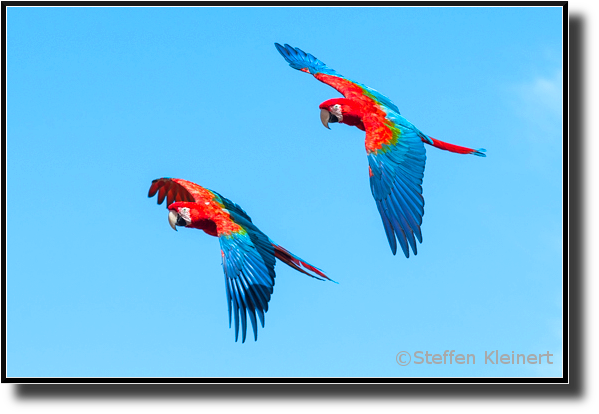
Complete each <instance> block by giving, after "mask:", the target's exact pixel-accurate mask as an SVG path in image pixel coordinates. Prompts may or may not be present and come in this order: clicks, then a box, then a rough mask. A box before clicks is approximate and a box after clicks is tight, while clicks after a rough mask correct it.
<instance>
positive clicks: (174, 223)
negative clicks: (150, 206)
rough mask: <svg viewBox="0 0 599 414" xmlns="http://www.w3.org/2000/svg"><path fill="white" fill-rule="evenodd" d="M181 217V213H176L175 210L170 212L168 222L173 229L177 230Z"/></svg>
mask: <svg viewBox="0 0 599 414" xmlns="http://www.w3.org/2000/svg"><path fill="white" fill-rule="evenodd" d="M178 219H179V214H177V213H175V212H174V211H173V210H170V211H169V212H168V224H170V225H171V227H172V228H173V230H175V231H177V220H178Z"/></svg>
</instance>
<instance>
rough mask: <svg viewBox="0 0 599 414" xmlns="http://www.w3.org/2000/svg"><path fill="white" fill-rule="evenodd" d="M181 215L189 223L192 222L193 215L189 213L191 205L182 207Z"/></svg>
mask: <svg viewBox="0 0 599 414" xmlns="http://www.w3.org/2000/svg"><path fill="white" fill-rule="evenodd" d="M179 215H180V216H181V218H183V220H185V221H186V222H188V223H191V216H190V215H189V207H181V208H180V209H179Z"/></svg>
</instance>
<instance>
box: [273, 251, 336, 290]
mask: <svg viewBox="0 0 599 414" xmlns="http://www.w3.org/2000/svg"><path fill="white" fill-rule="evenodd" d="M272 245H273V247H274V248H275V257H276V258H277V259H279V260H280V261H282V262H283V263H285V264H286V265H288V266H291V267H292V268H294V269H295V270H297V271H298V272H302V273H303V274H305V275H308V276H311V277H313V278H315V279H318V280H330V281H331V282H334V283H337V282H335V281H334V280H333V279H331V278H329V277H328V276H327V275H325V274H324V273H323V272H322V270H320V269H318V268H316V267H314V266H312V265H311V264H310V263H307V262H305V261H303V260H302V259H300V258H299V257H297V256H296V255H294V254H293V253H291V252H290V251H289V250H287V249H285V248H284V247H281V246H279V245H277V244H275V243H273V244H272Z"/></svg>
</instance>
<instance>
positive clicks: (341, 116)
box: [275, 43, 486, 257]
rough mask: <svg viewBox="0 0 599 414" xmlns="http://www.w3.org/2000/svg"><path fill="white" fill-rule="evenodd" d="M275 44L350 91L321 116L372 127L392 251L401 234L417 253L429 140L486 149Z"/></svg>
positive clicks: (371, 170)
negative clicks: (423, 122) (447, 137)
mask: <svg viewBox="0 0 599 414" xmlns="http://www.w3.org/2000/svg"><path fill="white" fill-rule="evenodd" d="M275 47H276V48H277V50H278V51H279V53H280V54H281V55H282V56H283V57H284V58H285V60H286V61H287V62H288V63H289V66H291V67H292V68H294V69H297V70H300V71H302V72H305V73H309V74H312V75H313V76H314V77H315V78H316V79H318V80H319V81H321V82H323V83H326V84H327V85H329V86H332V87H333V88H335V89H336V90H337V91H339V92H340V93H341V94H342V95H343V96H344V98H335V99H329V100H327V101H325V102H323V103H321V104H320V106H319V107H320V120H321V121H322V124H323V125H324V126H325V127H326V128H328V129H330V128H329V124H330V123H342V124H346V125H350V126H355V127H357V128H359V129H361V130H362V131H365V132H366V154H367V156H368V174H369V176H370V189H371V191H372V195H373V197H374V200H375V202H376V206H377V208H378V211H379V214H380V215H381V218H382V220H383V227H384V228H385V233H386V235H387V240H388V241H389V246H390V247H391V251H392V252H393V254H394V255H395V254H396V252H397V242H396V239H397V241H399V244H400V246H401V249H402V250H403V252H404V254H405V256H406V257H410V249H409V247H411V248H412V251H413V252H414V254H417V250H416V240H415V238H416V239H418V241H419V242H420V243H422V232H421V230H420V226H421V225H422V216H423V215H424V198H423V197H422V178H423V176H424V164H425V162H426V151H425V149H424V144H428V145H432V146H434V147H436V148H440V149H442V150H446V151H451V152H456V153H458V154H472V155H477V156H479V157H485V156H486V155H485V154H484V152H485V151H486V150H485V149H483V148H480V149H472V148H466V147H460V146H457V145H452V144H449V143H447V142H443V141H439V140H438V139H435V138H433V137H431V136H428V135H425V134H424V133H423V132H421V131H420V130H419V129H418V128H416V127H415V126H414V125H412V124H411V123H410V122H409V121H408V120H407V119H405V118H404V117H403V116H401V115H400V114H399V109H398V108H397V106H396V105H395V104H394V103H393V102H392V101H391V100H390V99H389V98H387V97H386V96H384V95H383V94H381V93H379V92H377V91H376V90H374V89H372V88H369V87H368V86H366V85H362V84H361V83H358V82H354V81H352V80H350V79H348V78H346V77H344V76H342V75H340V74H339V73H337V72H335V71H334V70H333V69H331V68H329V67H327V66H326V65H325V64H324V63H323V62H321V61H320V60H318V59H317V58H315V57H314V56H312V55H311V54H309V53H305V52H304V51H302V50H300V49H299V48H294V47H292V46H289V45H288V44H286V45H285V46H281V45H280V44H278V43H275ZM414 237H415V238H414Z"/></svg>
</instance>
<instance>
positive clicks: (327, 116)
mask: <svg viewBox="0 0 599 414" xmlns="http://www.w3.org/2000/svg"><path fill="white" fill-rule="evenodd" d="M320 121H321V122H322V124H323V125H324V127H325V128H327V129H331V128H329V122H330V123H335V122H339V119H337V116H335V115H334V114H332V113H331V112H329V111H327V110H326V109H321V110H320Z"/></svg>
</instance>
